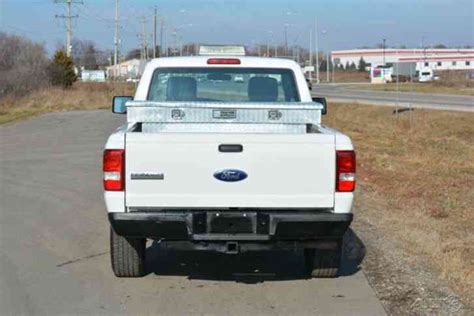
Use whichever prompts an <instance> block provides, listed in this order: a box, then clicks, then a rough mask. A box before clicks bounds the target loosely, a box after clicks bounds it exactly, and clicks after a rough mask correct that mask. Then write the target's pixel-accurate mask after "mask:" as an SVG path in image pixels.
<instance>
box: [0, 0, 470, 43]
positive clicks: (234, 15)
mask: <svg viewBox="0 0 474 316" xmlns="http://www.w3.org/2000/svg"><path fill="white" fill-rule="evenodd" d="M62 1H65V0H62ZM73 1H75V2H80V0H73ZM82 2H83V4H74V5H73V14H77V15H79V18H78V19H75V21H74V36H75V37H76V38H79V39H88V40H92V41H94V42H96V44H97V45H98V46H99V47H100V48H102V49H111V48H112V47H113V31H114V28H113V17H114V10H115V0H82ZM119 2H120V18H121V22H120V24H121V41H122V44H121V45H122V51H124V52H126V51H128V50H129V49H131V48H134V47H137V46H138V45H139V38H138V34H139V33H140V32H141V29H142V26H141V24H140V22H139V19H140V17H146V19H147V24H146V30H147V32H148V37H149V43H151V30H152V18H151V17H152V13H153V9H152V8H153V6H154V5H156V6H157V8H158V11H159V15H160V18H161V19H163V20H164V25H165V27H166V29H167V34H168V36H167V39H168V42H171V39H170V36H169V35H170V34H171V33H172V29H173V28H174V27H178V28H179V32H178V34H179V35H180V36H181V37H182V38H183V40H184V41H185V42H187V41H193V42H205V43H215V44H226V43H239V44H247V45H251V44H252V43H255V42H266V41H268V40H270V38H271V36H272V34H271V33H270V32H269V31H272V32H273V40H274V41H275V42H278V43H283V42H284V25H285V24H288V25H289V26H288V36H289V43H290V44H292V43H298V44H300V45H302V46H305V47H308V44H309V29H310V28H311V27H313V26H314V21H315V19H316V18H317V19H318V25H319V31H320V32H321V31H323V30H325V31H326V33H325V35H322V34H321V37H320V48H321V49H323V50H325V49H327V47H330V49H350V48H356V47H361V46H375V45H377V44H378V43H381V42H382V38H386V39H387V46H400V45H406V46H408V47H419V46H420V45H421V42H422V39H423V38H424V43H425V45H435V44H438V43H443V44H445V45H448V46H459V45H473V44H474V35H473V34H474V16H473V12H474V0H339V1H338V0H293V1H290V0H286V1H283V0H119ZM64 13H65V5H64V4H55V3H54V0H36V1H35V0H29V1H28V0H0V31H6V32H10V33H15V34H19V35H24V36H27V37H29V38H31V39H33V40H35V41H40V42H43V43H45V45H46V47H47V49H48V51H49V52H51V51H52V50H54V49H55V48H56V47H57V46H58V45H59V44H62V43H64V42H65V31H64V21H63V20H61V19H55V17H54V15H55V14H64ZM189 24H192V26H189ZM150 46H151V45H150Z"/></svg>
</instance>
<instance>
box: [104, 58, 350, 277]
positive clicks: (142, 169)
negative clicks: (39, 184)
mask: <svg viewBox="0 0 474 316" xmlns="http://www.w3.org/2000/svg"><path fill="white" fill-rule="evenodd" d="M112 107H113V109H112V110H113V112H114V113H122V114H125V113H126V114H127V123H126V124H124V125H123V126H121V127H119V128H118V129H117V130H116V131H115V132H114V133H113V134H112V135H110V137H109V139H108V141H107V144H106V146H105V151H104V156H103V184H104V189H105V202H106V206H107V210H108V217H109V221H110V224H111V238H110V247H111V259H112V269H113V271H114V273H115V275H116V276H118V277H139V276H143V275H144V274H145V273H146V271H145V268H144V260H145V253H146V240H147V239H152V240H157V241H159V242H161V243H163V244H164V245H165V246H166V247H172V248H176V249H180V250H204V251H218V252H223V253H227V254H237V253H240V252H245V251H266V250H297V251H304V255H305V263H306V267H307V269H308V274H309V275H312V276H313V277H334V276H336V275H337V272H338V269H339V265H340V258H341V249H342V239H343V235H344V233H345V232H346V230H347V229H348V227H349V225H350V223H351V221H352V212H351V209H352V202H353V191H354V187H355V154H354V149H353V145H352V142H351V140H350V139H349V137H347V136H345V135H343V134H341V133H340V132H338V131H336V130H334V129H331V128H328V127H326V126H324V125H322V124H321V115H322V114H324V113H325V111H326V102H325V99H324V98H315V99H312V97H311V94H310V91H309V89H308V86H307V83H306V81H305V78H304V76H303V74H302V71H301V69H300V66H299V65H298V64H296V63H295V62H293V61H291V60H286V59H277V58H259V57H250V56H222V55H215V56H194V57H170V58H159V59H154V60H152V61H150V62H149V63H148V64H147V66H146V68H145V71H144V73H143V76H142V78H141V80H140V83H139V85H138V88H137V91H136V94H135V96H134V97H133V98H132V97H123V96H118V97H115V98H114V101H113V105H112Z"/></svg>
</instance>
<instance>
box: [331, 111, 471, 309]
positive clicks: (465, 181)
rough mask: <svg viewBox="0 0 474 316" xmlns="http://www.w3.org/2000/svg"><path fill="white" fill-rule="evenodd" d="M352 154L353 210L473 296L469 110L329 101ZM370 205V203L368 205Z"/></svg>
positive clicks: (333, 118)
mask: <svg viewBox="0 0 474 316" xmlns="http://www.w3.org/2000/svg"><path fill="white" fill-rule="evenodd" d="M325 122H326V123H327V124H328V125H330V126H334V127H336V128H339V129H340V130H342V131H343V132H344V133H347V134H349V135H350V136H351V137H352V138H353V140H354V142H355V146H356V149H357V154H358V179H359V182H358V183H359V186H360V190H359V193H360V194H358V195H357V202H356V207H357V209H358V210H359V211H360V213H359V214H356V216H360V217H361V218H362V219H365V220H368V221H369V222H370V223H371V224H373V225H374V226H375V227H376V228H377V229H378V230H379V231H381V232H383V234H384V235H385V236H386V237H387V238H389V239H392V240H396V241H397V242H399V243H401V245H402V246H403V248H404V251H405V252H406V255H407V256H413V257H419V258H422V259H426V262H429V265H430V266H431V268H433V269H434V271H436V272H437V274H438V275H439V276H440V277H441V278H443V279H444V280H446V281H447V282H449V284H450V285H451V286H452V287H453V288H454V289H455V290H456V291H457V292H459V293H461V294H462V297H463V299H464V301H465V302H466V303H467V304H468V305H471V306H472V305H473V304H474V294H473V293H474V269H473V267H474V211H473V205H474V189H473V186H474V114H471V113H456V112H444V111H428V110H416V111H414V112H412V113H402V114H399V116H398V117H397V116H395V115H393V114H392V111H391V109H387V108H384V107H375V106H361V105H345V104H333V105H332V106H331V107H330V109H329V115H328V116H327V117H326V118H325ZM372 205H373V207H371V206H372Z"/></svg>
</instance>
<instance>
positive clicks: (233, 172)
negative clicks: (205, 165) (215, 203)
mask: <svg viewBox="0 0 474 316" xmlns="http://www.w3.org/2000/svg"><path fill="white" fill-rule="evenodd" d="M214 178H216V179H217V180H221V181H225V182H237V181H242V180H244V179H246V178H247V173H245V172H244V171H242V170H237V169H224V170H219V171H217V172H216V173H214Z"/></svg>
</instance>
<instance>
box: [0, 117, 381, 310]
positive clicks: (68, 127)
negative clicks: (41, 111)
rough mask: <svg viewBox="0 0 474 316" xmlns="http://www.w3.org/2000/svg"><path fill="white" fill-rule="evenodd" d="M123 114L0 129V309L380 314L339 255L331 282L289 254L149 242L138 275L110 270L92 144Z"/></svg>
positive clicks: (360, 278)
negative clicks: (181, 248)
mask: <svg viewBox="0 0 474 316" xmlns="http://www.w3.org/2000/svg"><path fill="white" fill-rule="evenodd" d="M123 121H124V116H121V115H113V114H111V113H110V112H106V111H90V112H64V113H53V114H47V115H43V116H41V117H38V118H33V119H29V120H25V121H22V122H17V123H14V124H8V125H3V126H0V201H1V206H0V314H2V315H17V314H20V315H24V314H32V315H57V314H61V315H70V314H86V315H98V314H101V315H104V314H107V315H108V314H111V315H117V314H132V315H143V314H161V315H192V314H199V315H201V314H222V315H262V314H266V315H270V314H271V315H334V314H337V315H384V314H385V312H384V310H383V308H382V305H381V304H380V302H379V300H378V299H377V297H376V295H375V293H374V291H373V289H372V288H371V287H370V285H369V283H368V282H367V279H366V277H365V275H364V273H363V272H362V271H361V270H360V260H359V261H357V260H356V261H354V260H352V259H351V260H349V258H346V257H344V258H345V259H344V261H343V262H344V263H343V269H342V270H343V271H342V276H340V277H339V278H337V279H307V278H306V276H305V275H304V274H303V273H302V272H303V266H304V264H303V255H302V253H299V252H271V253H249V254H241V255H218V254H211V253H203V252H177V251H168V250H166V249H163V248H162V247H161V246H160V245H159V244H157V243H154V244H150V245H149V247H150V248H149V249H148V250H147V262H146V269H147V271H148V275H147V276H146V277H144V278H139V279H119V278H116V277H114V275H113V273H112V270H111V267H110V259H109V256H110V252H109V223H108V221H107V216H106V210H105V205H104V201H103V197H102V194H103V193H102V170H101V167H102V149H103V146H104V143H105V141H106V139H107V136H108V135H109V134H110V133H111V132H112V131H113V130H114V129H115V128H116V127H117V126H119V125H120V124H121V123H122V122H123ZM354 240H356V239H355V238H354ZM359 242H360V240H359Z"/></svg>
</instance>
